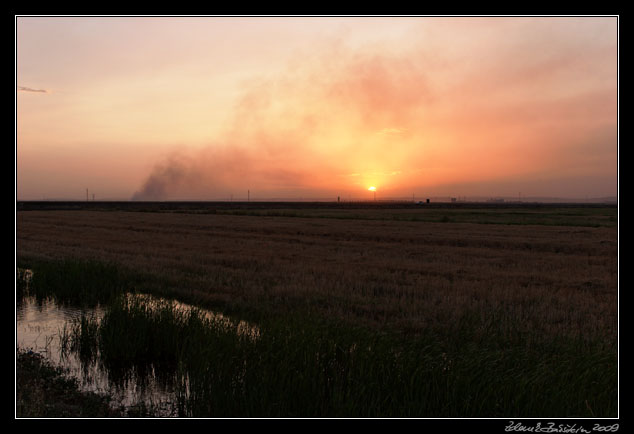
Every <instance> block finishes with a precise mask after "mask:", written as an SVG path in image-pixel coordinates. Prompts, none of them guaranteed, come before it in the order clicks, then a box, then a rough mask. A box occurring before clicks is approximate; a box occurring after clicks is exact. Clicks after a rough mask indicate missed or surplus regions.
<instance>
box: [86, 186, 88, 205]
mask: <svg viewBox="0 0 634 434" xmlns="http://www.w3.org/2000/svg"><path fill="white" fill-rule="evenodd" d="M86 202H88V189H86Z"/></svg>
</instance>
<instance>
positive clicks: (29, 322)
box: [16, 270, 259, 416]
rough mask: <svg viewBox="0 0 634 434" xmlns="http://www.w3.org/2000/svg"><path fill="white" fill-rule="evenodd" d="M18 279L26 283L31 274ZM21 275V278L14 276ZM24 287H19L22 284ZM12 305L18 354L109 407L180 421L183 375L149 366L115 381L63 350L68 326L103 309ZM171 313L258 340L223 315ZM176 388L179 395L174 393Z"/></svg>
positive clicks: (30, 301) (149, 300)
mask: <svg viewBox="0 0 634 434" xmlns="http://www.w3.org/2000/svg"><path fill="white" fill-rule="evenodd" d="M26 271H27V273H26V274H24V270H22V273H23V274H22V277H27V276H28V279H30V276H31V274H30V273H28V270H26ZM18 274H20V273H18ZM28 279H25V280H24V282H27V284H28ZM24 282H23V283H24ZM127 297H128V300H138V301H142V302H143V303H144V304H147V305H149V306H151V305H155V304H159V303H165V302H166V300H164V299H160V298H156V297H152V296H150V295H140V294H135V295H132V294H128V295H127ZM17 301H18V303H17V305H16V345H17V348H18V349H21V350H31V351H33V352H37V353H40V354H42V355H43V356H45V357H46V358H47V359H48V360H49V361H50V362H51V363H52V364H54V365H55V366H59V367H62V368H63V369H64V370H65V371H66V372H67V375H68V376H72V377H74V378H76V379H77V380H78V385H79V388H80V390H82V391H91V392H97V393H103V394H109V395H110V396H111V397H112V398H113V400H112V405H113V406H115V407H119V408H121V407H123V408H124V411H125V409H128V410H129V409H130V408H131V407H132V406H135V405H139V404H143V405H145V407H146V408H148V409H151V411H152V414H153V415H157V416H179V412H178V408H177V403H178V402H179V399H182V398H183V395H187V392H188V387H187V385H188V378H187V374H185V375H184V376H183V374H182V373H180V375H179V374H178V373H176V374H175V373H167V377H171V378H166V374H165V373H162V372H156V370H155V367H154V366H151V367H150V368H149V371H148V372H144V373H142V374H140V373H138V372H134V371H133V372H128V373H126V376H125V377H123V378H121V377H116V378H114V376H113V375H112V373H110V372H108V370H107V369H106V368H105V367H104V366H103V363H102V361H101V360H100V357H99V353H97V355H96V357H94V358H92V359H90V360H86V359H81V358H80V356H79V354H78V353H77V352H75V351H68V349H67V348H66V349H65V345H64V335H65V334H67V333H68V330H69V329H70V328H71V327H72V325H73V324H77V322H79V321H80V320H81V318H82V316H83V317H88V318H91V319H93V320H94V321H95V322H96V323H97V324H99V322H100V321H101V319H102V318H103V317H104V314H105V313H106V311H105V308H104V307H102V306H97V307H95V308H90V309H85V308H77V307H72V306H66V305H60V304H58V303H56V302H55V301H54V300H52V299H46V300H37V299H36V298H35V297H32V296H28V295H25V296H23V297H17ZM170 303H172V305H173V306H174V308H175V309H177V310H179V311H182V312H189V311H191V310H192V309H195V310H196V311H197V312H198V313H199V314H200V315H202V316H203V317H206V318H209V319H214V320H215V321H216V324H217V323H218V322H220V323H222V324H223V325H225V326H226V327H227V329H229V330H233V331H234V332H235V333H237V334H239V335H244V336H247V337H248V338H250V339H251V340H254V339H257V338H258V337H259V329H258V328H257V327H256V326H253V325H250V324H248V323H246V322H244V321H240V322H239V323H237V324H236V323H234V322H232V321H231V320H229V319H228V318H226V317H223V315H222V314H220V313H216V312H212V311H206V310H202V309H199V308H195V307H193V306H191V305H188V304H185V303H180V302H170ZM176 385H179V386H180V388H179V390H176V389H177V387H176Z"/></svg>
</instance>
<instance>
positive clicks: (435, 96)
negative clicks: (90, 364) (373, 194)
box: [16, 17, 618, 200]
mask: <svg viewBox="0 0 634 434" xmlns="http://www.w3.org/2000/svg"><path fill="white" fill-rule="evenodd" d="M16 42H17V44H16V47H17V48H16V50H17V56H16V58H17V65H16V71H17V72H16V77H17V78H16V81H17V85H18V88H17V90H16V92H17V93H16V137H17V138H16V169H17V173H16V191H17V197H18V200H32V199H41V198H42V197H47V198H77V199H81V198H82V197H83V196H84V195H85V189H86V188H89V189H90V190H91V191H95V192H96V194H97V198H101V199H108V198H113V199H130V198H133V199H138V200H180V199H201V200H219V199H226V198H228V197H230V196H231V197H236V198H239V197H242V196H244V197H245V198H246V196H247V193H246V192H247V191H250V195H251V198H258V197H259V198H290V199H292V198H298V197H303V198H309V197H315V198H323V197H330V198H332V197H335V198H336V197H337V196H339V195H343V196H344V197H346V196H348V195H349V196H352V197H356V196H359V197H363V193H362V191H363V190H370V191H376V188H375V186H377V185H380V187H381V196H382V197H385V198H387V197H412V194H421V195H423V194H425V195H426V196H429V195H454V196H458V195H472V196H473V195H484V196H486V195H489V196H494V195H510V196H513V197H515V196H517V192H518V191H522V192H523V193H522V195H523V196H531V195H534V196H553V195H558V196H562V197H584V196H588V195H590V196H611V195H616V187H617V128H616V126H617V95H618V90H617V80H616V77H617V48H616V47H617V32H616V19H615V18H611V17H570V18H567V17H559V18H534V17H526V18H524V17H518V18H512V17H500V18H495V17H491V18H467V17H463V18H460V17H456V18H434V17H427V18H425V17H423V18H420V17H399V18H389V17H384V18H380V17H376V18H361V17H358V18H355V17H350V18H346V17H341V18H320V17H307V18H291V17H289V18H279V17H278V18H269V17H253V18H228V17H198V18H194V17H190V18H187V17H174V18H161V19H157V18H152V17H146V18H144V17H122V18H116V17H114V18H113V17H110V18H98V17H74V18H72V17H70V18H69V17H18V18H17V29H16ZM200 53H205V55H204V56H201V54H200ZM368 185H371V186H372V187H370V188H368V187H367V186H368Z"/></svg>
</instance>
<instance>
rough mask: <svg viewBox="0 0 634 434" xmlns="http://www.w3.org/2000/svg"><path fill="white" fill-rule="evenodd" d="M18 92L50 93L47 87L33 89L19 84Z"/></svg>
mask: <svg viewBox="0 0 634 434" xmlns="http://www.w3.org/2000/svg"><path fill="white" fill-rule="evenodd" d="M18 92H34V93H49V92H48V90H46V89H33V88H32V87H26V86H18Z"/></svg>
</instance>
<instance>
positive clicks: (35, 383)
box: [16, 351, 121, 418]
mask: <svg viewBox="0 0 634 434" xmlns="http://www.w3.org/2000/svg"><path fill="white" fill-rule="evenodd" d="M16 391H17V395H16V416H17V417H20V418H22V417H24V418H44V417H46V418H58V417H74V418H104V417H120V416H121V413H120V412H119V411H117V410H115V409H113V408H111V407H110V406H109V405H108V400H107V398H105V397H103V396H101V395H97V394H93V393H81V392H79V391H78V387H77V383H76V382H75V381H74V380H73V379H69V378H68V377H66V376H65V375H64V372H63V371H62V370H61V369H59V368H56V367H54V366H51V365H50V364H49V363H48V362H47V361H46V359H44V358H43V357H42V356H41V355H39V354H37V353H33V352H27V351H19V352H18V353H17V355H16Z"/></svg>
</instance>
